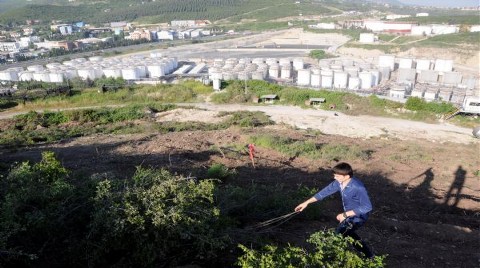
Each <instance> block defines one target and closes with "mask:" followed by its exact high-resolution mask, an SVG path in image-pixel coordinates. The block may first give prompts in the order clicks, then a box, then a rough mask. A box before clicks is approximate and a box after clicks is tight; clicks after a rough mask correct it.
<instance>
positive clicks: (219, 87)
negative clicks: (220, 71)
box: [212, 79, 222, 91]
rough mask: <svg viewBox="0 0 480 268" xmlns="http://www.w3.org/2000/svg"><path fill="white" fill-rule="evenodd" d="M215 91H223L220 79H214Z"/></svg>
mask: <svg viewBox="0 0 480 268" xmlns="http://www.w3.org/2000/svg"><path fill="white" fill-rule="evenodd" d="M212 81H213V90H216V91H219V90H220V89H221V85H222V80H220V79H213V80H212Z"/></svg>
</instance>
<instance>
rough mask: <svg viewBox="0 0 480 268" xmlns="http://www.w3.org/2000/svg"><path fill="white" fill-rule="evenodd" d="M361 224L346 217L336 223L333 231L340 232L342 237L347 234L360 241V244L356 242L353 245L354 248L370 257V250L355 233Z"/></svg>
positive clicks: (371, 255)
mask: <svg viewBox="0 0 480 268" xmlns="http://www.w3.org/2000/svg"><path fill="white" fill-rule="evenodd" d="M362 225H363V224H362V223H358V222H353V220H352V218H347V219H345V220H344V221H342V222H341V223H340V224H338V226H337V228H336V229H335V233H337V234H342V236H343V237H346V236H349V237H351V238H353V239H354V240H356V241H358V242H360V245H358V244H357V243H355V244H354V245H353V246H354V247H355V249H356V250H357V251H359V252H362V253H363V254H365V257H367V258H372V257H373V256H374V255H373V252H372V250H371V249H370V248H369V247H368V246H367V244H366V243H365V242H364V241H363V240H362V239H361V238H360V236H358V235H357V233H355V230H357V229H358V228H360V227H361V226H362Z"/></svg>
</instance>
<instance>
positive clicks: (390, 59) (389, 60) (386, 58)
mask: <svg viewBox="0 0 480 268" xmlns="http://www.w3.org/2000/svg"><path fill="white" fill-rule="evenodd" d="M378 66H380V67H389V68H390V71H393V70H394V69H395V56H394V55H380V56H378Z"/></svg>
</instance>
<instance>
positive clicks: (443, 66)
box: [434, 59, 453, 72]
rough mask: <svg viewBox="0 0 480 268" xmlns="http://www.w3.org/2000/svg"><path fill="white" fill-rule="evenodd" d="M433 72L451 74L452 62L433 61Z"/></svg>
mask: <svg viewBox="0 0 480 268" xmlns="http://www.w3.org/2000/svg"><path fill="white" fill-rule="evenodd" d="M434 70H435V71H438V72H451V71H452V70H453V60H442V59H437V60H435V69H434Z"/></svg>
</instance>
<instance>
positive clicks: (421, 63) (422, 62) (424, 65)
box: [416, 59, 431, 71]
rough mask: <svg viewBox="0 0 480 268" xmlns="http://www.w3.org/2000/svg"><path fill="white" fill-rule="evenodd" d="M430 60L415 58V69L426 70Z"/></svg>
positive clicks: (428, 67)
mask: <svg viewBox="0 0 480 268" xmlns="http://www.w3.org/2000/svg"><path fill="white" fill-rule="evenodd" d="M430 66H431V61H430V60H428V59H417V66H416V69H417V71H427V70H430V69H431V67H430Z"/></svg>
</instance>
